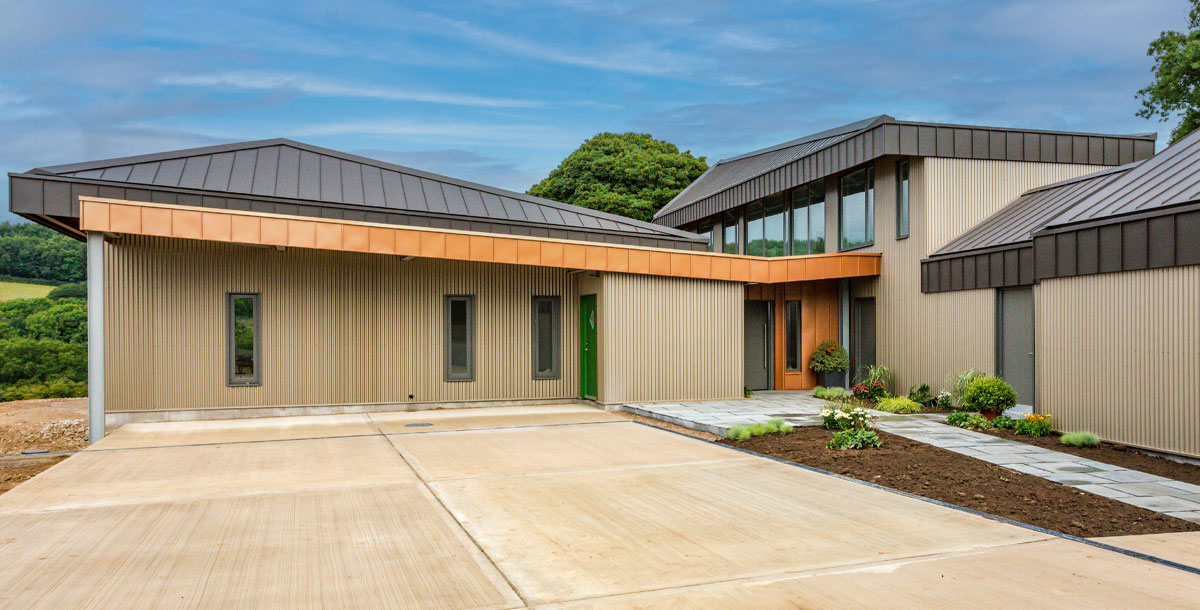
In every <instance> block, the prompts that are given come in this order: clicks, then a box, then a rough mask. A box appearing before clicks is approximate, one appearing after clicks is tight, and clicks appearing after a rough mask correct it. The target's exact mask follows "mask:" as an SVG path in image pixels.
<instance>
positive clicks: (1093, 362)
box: [1034, 265, 1200, 457]
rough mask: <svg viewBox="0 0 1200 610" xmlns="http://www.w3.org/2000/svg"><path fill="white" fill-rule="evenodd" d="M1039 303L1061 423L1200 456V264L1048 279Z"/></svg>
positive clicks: (1046, 373)
mask: <svg viewBox="0 0 1200 610" xmlns="http://www.w3.org/2000/svg"><path fill="white" fill-rule="evenodd" d="M1034 307H1035V309H1036V313H1035V316H1034V317H1035V324H1036V337H1035V343H1036V345H1037V359H1036V367H1037V382H1036V385H1037V395H1038V405H1037V406H1038V410H1039V411H1043V412H1046V413H1050V414H1051V415H1053V419H1052V420H1051V421H1053V422H1054V427H1055V428H1056V429H1058V430H1066V431H1070V430H1090V431H1092V432H1094V433H1096V434H1097V435H1099V436H1100V437H1101V438H1104V439H1105V440H1109V441H1113V442H1118V443H1125V444H1129V445H1134V446H1138V447H1144V448H1147V449H1155V450H1159V451H1167V452H1171V453H1180V454H1185V455H1190V456H1193V457H1200V418H1197V417H1196V414H1197V413H1200V395H1197V393H1196V389H1195V388H1196V385H1197V383H1198V382H1200V266H1197V265H1191V266H1186V267H1170V268H1165V269H1150V270H1143V271H1125V272H1120V273H1106V274H1100V275H1082V276H1076V277H1070V278H1061V279H1047V280H1042V281H1041V282H1039V283H1038V284H1037V285H1036V286H1034Z"/></svg>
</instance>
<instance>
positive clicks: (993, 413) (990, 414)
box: [979, 411, 1004, 421]
mask: <svg viewBox="0 0 1200 610" xmlns="http://www.w3.org/2000/svg"><path fill="white" fill-rule="evenodd" d="M979 413H980V414H981V415H983V416H984V417H986V418H987V420H988V421H992V420H993V419H996V418H997V417H1000V416H1001V415H1003V414H1004V412H1003V411H980V412H979Z"/></svg>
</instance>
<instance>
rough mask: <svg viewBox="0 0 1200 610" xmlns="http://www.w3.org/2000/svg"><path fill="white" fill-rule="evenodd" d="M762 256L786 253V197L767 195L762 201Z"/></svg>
mask: <svg viewBox="0 0 1200 610" xmlns="http://www.w3.org/2000/svg"><path fill="white" fill-rule="evenodd" d="M763 205H764V208H765V211H764V216H763V256H784V255H786V254H787V226H786V225H787V198H786V197H785V196H784V195H776V196H773V197H768V198H767V200H766V201H765V202H764V204H763Z"/></svg>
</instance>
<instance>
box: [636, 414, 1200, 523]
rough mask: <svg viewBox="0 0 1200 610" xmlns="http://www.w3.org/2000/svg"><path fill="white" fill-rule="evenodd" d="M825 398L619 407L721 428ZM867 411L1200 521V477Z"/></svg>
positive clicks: (904, 430)
mask: <svg viewBox="0 0 1200 610" xmlns="http://www.w3.org/2000/svg"><path fill="white" fill-rule="evenodd" d="M830 406H835V405H831V403H828V402H826V401H824V400H821V399H819V398H816V397H814V396H813V395H812V394H811V393H810V392H782V391H773V392H767V391H764V392H756V393H755V394H754V397H753V398H752V399H749V400H729V401H707V402H685V403H650V404H630V405H624V406H623V407H622V409H624V410H625V411H629V412H631V413H636V414H638V415H644V416H647V417H653V418H655V419H658V420H661V421H665V422H670V423H673V424H677V425H680V426H683V427H685V428H691V429H693V430H703V431H705V432H710V433H712V434H717V435H719V436H725V432H726V431H727V430H728V429H729V427H730V426H734V425H738V424H753V423H761V422H765V421H767V420H768V419H772V418H781V419H784V420H787V422H788V423H790V424H792V425H795V426H819V425H821V415H820V413H821V411H822V410H823V409H826V408H828V407H830ZM872 414H873V415H875V416H877V419H876V421H875V427H876V428H878V429H879V430H883V431H885V432H890V433H892V434H895V435H897V436H903V437H905V438H908V439H912V440H914V441H919V442H922V443H927V444H929V445H933V446H935V447H941V448H942V449H946V450H947V451H953V452H955V453H961V454H963V455H967V456H970V457H973V458H977V459H980V460H983V461H985V462H990V463H992V464H996V465H998V466H1003V467H1005V468H1009V469H1011V470H1016V471H1017V472H1023V473H1026V474H1031V475H1035V476H1039V477H1042V478H1043V479H1048V480H1051V481H1054V482H1055V483H1062V484H1063V485H1070V486H1071V487H1075V488H1078V489H1080V490H1082V491H1087V492H1091V493H1094V494H1097V495H1101V496H1105V497H1107V498H1112V499H1114V500H1119V501H1121V502H1125V503H1127V504H1133V505H1134V506H1140V507H1142V508H1145V509H1149V510H1152V511H1155V512H1159V513H1163V514H1167V515H1170V516H1172V517H1178V518H1180V519H1186V520H1188V521H1192V522H1195V523H1200V485H1193V484H1191V483H1184V482H1182V481H1176V480H1173V479H1168V478H1165V477H1160V476H1158V475H1154V474H1149V473H1145V472H1141V471H1137V470H1130V469H1128V468H1122V467H1120V466H1113V465H1111V464H1105V463H1103V462H1097V461H1095V460H1089V459H1087V458H1084V457H1080V456H1077V455H1072V454H1069V453H1062V452H1059V451H1052V450H1050V449H1044V448H1042V447H1037V446H1034V445H1027V444H1025V443H1021V442H1017V441H1011V440H1008V439H1003V438H999V437H995V436H992V435H990V434H982V433H979V432H973V431H970V430H964V429H962V428H958V427H955V426H949V425H947V424H945V423H944V421H945V419H946V418H945V416H944V415H929V414H926V415H921V414H916V415H893V414H890V413H882V412H879V411H872Z"/></svg>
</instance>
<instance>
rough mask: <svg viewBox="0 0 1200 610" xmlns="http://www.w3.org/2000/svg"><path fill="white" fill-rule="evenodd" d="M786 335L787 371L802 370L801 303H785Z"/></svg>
mask: <svg viewBox="0 0 1200 610" xmlns="http://www.w3.org/2000/svg"><path fill="white" fill-rule="evenodd" d="M783 313H784V333H786V334H787V342H786V344H785V346H784V347H785V349H786V355H787V370H789V371H798V370H800V332H801V327H800V301H785V302H784V304H783Z"/></svg>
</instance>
